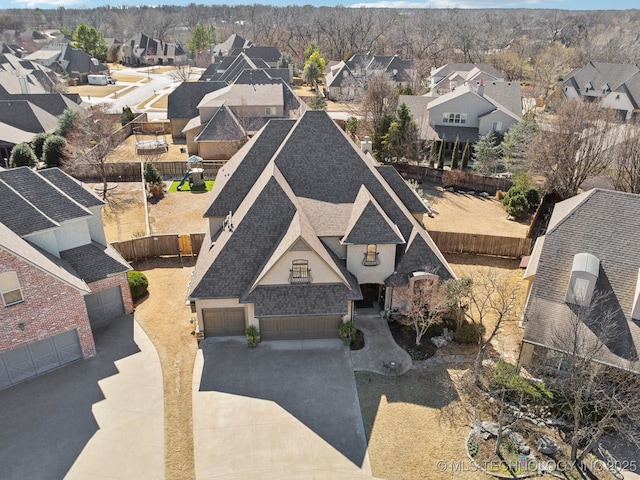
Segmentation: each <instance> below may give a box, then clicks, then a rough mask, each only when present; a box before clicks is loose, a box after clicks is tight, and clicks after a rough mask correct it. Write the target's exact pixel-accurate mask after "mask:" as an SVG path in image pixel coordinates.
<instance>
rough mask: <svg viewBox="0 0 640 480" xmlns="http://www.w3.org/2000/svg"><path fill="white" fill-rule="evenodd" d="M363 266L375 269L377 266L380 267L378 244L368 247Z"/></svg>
mask: <svg viewBox="0 0 640 480" xmlns="http://www.w3.org/2000/svg"><path fill="white" fill-rule="evenodd" d="M362 265H364V266H365V267H375V266H376V265H380V260H379V259H378V246H377V245H376V244H373V243H372V244H369V245H367V251H366V252H365V254H364V259H363V260H362Z"/></svg>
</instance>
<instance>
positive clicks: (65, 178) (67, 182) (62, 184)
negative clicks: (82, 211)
mask: <svg viewBox="0 0 640 480" xmlns="http://www.w3.org/2000/svg"><path fill="white" fill-rule="evenodd" d="M39 173H40V175H42V176H43V177H44V178H46V179H47V180H49V181H50V182H51V183H53V184H54V185H55V186H56V187H58V188H59V189H60V190H62V191H63V192H64V193H66V194H67V195H68V196H69V197H71V198H73V199H74V200H75V201H76V202H78V203H79V204H80V205H82V206H83V207H87V208H88V207H97V206H102V205H104V202H103V201H102V200H101V199H100V197H98V196H97V195H96V194H95V193H94V192H93V191H91V190H90V189H89V188H88V187H86V186H85V185H84V184H82V183H80V182H79V181H78V180H76V179H75V178H73V177H72V176H70V175H68V174H66V173H65V172H63V171H62V170H60V169H59V168H45V169H44V170H40V171H39Z"/></svg>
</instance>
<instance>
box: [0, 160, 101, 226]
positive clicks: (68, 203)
mask: <svg viewBox="0 0 640 480" xmlns="http://www.w3.org/2000/svg"><path fill="white" fill-rule="evenodd" d="M0 180H2V181H4V182H5V183H7V184H8V185H9V186H11V187H12V188H13V189H14V190H16V191H17V192H18V193H19V194H20V195H21V196H23V197H24V198H25V199H26V200H27V201H29V202H30V203H31V204H33V205H34V206H35V207H36V208H37V209H38V210H40V211H41V212H42V213H43V214H44V215H46V216H47V217H49V218H50V219H52V220H54V221H56V222H64V221H67V220H73V219H75V218H82V217H87V216H90V215H91V212H90V211H89V210H87V209H86V208H84V207H83V206H82V205H80V204H79V203H77V202H76V201H74V200H73V199H72V198H70V197H69V196H67V195H66V194H65V193H63V192H62V191H60V190H59V189H57V188H56V187H54V186H53V185H52V184H51V183H50V182H48V181H47V180H45V178H44V177H43V176H41V175H39V174H38V173H36V172H34V171H33V170H31V169H29V168H27V167H18V168H11V169H9V170H5V171H2V172H0Z"/></svg>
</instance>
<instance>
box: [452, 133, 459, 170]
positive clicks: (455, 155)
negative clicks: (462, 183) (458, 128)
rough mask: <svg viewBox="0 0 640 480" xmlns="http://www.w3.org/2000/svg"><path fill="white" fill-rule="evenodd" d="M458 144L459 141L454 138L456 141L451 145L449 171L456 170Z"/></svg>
mask: <svg viewBox="0 0 640 480" xmlns="http://www.w3.org/2000/svg"><path fill="white" fill-rule="evenodd" d="M458 144H459V140H458V137H456V141H455V143H454V144H453V151H452V152H451V170H457V169H458V148H459V147H458Z"/></svg>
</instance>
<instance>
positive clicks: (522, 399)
mask: <svg viewBox="0 0 640 480" xmlns="http://www.w3.org/2000/svg"><path fill="white" fill-rule="evenodd" d="M492 385H493V388H500V389H502V388H504V389H505V394H506V397H507V398H508V399H509V400H513V401H516V402H518V403H520V404H523V403H528V404H535V405H546V404H548V403H549V402H550V401H551V400H553V393H552V392H551V391H550V390H549V389H548V388H547V386H546V385H545V384H544V383H542V382H536V381H533V380H528V379H526V378H523V377H521V376H520V375H518V373H517V372H516V367H515V366H514V365H511V364H510V363H507V362H505V361H504V360H498V363H496V366H495V368H494V370H493V375H492Z"/></svg>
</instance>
